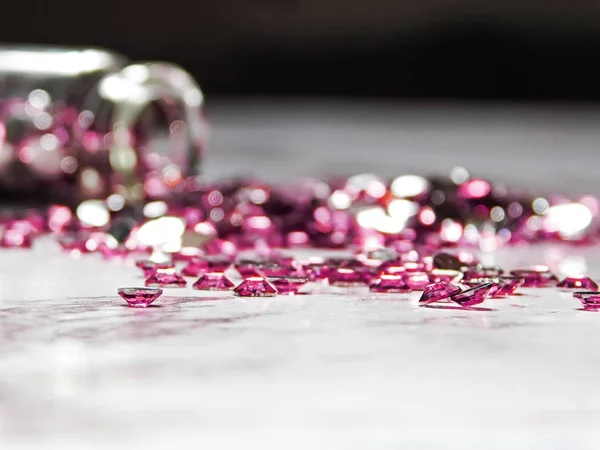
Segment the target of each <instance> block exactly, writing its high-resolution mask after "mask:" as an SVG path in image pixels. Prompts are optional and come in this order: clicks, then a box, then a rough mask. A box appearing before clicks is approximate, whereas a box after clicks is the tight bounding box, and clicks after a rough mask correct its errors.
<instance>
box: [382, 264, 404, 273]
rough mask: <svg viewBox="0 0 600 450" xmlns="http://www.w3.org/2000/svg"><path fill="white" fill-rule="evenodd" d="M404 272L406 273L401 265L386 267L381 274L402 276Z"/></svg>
mask: <svg viewBox="0 0 600 450" xmlns="http://www.w3.org/2000/svg"><path fill="white" fill-rule="evenodd" d="M405 272H406V268H405V267H404V266H401V265H393V266H386V267H384V268H383V270H382V271H381V273H385V274H388V275H399V274H403V273H405Z"/></svg>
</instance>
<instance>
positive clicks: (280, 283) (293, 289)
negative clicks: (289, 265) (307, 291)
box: [268, 277, 308, 295]
mask: <svg viewBox="0 0 600 450" xmlns="http://www.w3.org/2000/svg"><path fill="white" fill-rule="evenodd" d="M268 280H269V282H270V283H271V284H272V285H273V286H275V288H276V289H277V292H278V293H279V294H281V295H295V294H297V293H298V291H299V290H300V288H301V287H302V286H304V285H305V284H306V283H307V282H308V278H307V277H269V278H268Z"/></svg>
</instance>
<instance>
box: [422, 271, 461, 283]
mask: <svg viewBox="0 0 600 450" xmlns="http://www.w3.org/2000/svg"><path fill="white" fill-rule="evenodd" d="M461 278H462V273H461V272H459V271H458V270H444V269H433V270H432V271H431V272H429V282H430V283H437V282H439V281H447V282H448V283H450V282H452V281H457V280H459V279H461Z"/></svg>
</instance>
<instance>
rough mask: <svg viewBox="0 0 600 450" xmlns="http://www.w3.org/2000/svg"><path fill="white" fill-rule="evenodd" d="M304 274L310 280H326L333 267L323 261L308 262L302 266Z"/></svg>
mask: <svg viewBox="0 0 600 450" xmlns="http://www.w3.org/2000/svg"><path fill="white" fill-rule="evenodd" d="M304 269H305V270H306V275H307V276H308V279H309V280H310V281H317V280H326V279H329V275H330V274H331V272H332V271H333V268H332V267H330V266H329V265H328V264H325V263H310V264H306V265H305V266H304Z"/></svg>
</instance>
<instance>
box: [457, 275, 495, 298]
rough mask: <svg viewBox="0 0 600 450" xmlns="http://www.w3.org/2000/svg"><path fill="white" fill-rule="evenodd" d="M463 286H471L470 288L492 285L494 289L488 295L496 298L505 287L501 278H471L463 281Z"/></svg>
mask: <svg viewBox="0 0 600 450" xmlns="http://www.w3.org/2000/svg"><path fill="white" fill-rule="evenodd" d="M463 284H465V285H467V286H469V287H470V288H473V287H477V286H481V285H482V284H491V285H492V287H491V289H490V292H489V294H488V295H489V296H490V297H496V296H497V295H498V293H499V292H500V291H501V290H502V288H503V287H504V285H505V283H504V282H503V281H501V280H500V278H494V277H479V278H469V279H468V280H463Z"/></svg>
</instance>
